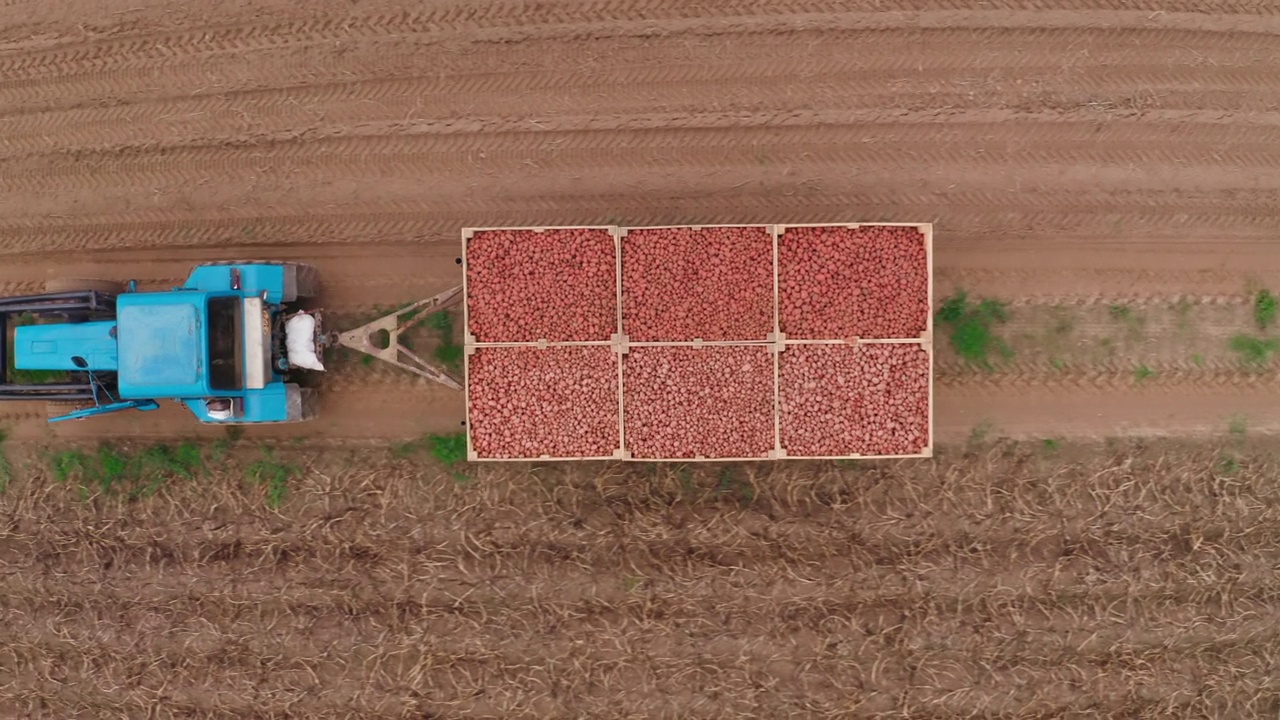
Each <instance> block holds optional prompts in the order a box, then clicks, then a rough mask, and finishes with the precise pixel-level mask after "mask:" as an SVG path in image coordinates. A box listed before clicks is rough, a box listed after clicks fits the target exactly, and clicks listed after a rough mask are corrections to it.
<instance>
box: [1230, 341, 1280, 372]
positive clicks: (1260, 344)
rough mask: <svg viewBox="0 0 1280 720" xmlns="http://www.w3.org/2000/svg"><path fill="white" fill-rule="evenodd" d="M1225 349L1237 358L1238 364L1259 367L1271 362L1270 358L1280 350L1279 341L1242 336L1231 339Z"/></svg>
mask: <svg viewBox="0 0 1280 720" xmlns="http://www.w3.org/2000/svg"><path fill="white" fill-rule="evenodd" d="M1227 347H1229V348H1230V349H1231V351H1232V352H1234V353H1235V354H1236V355H1237V356H1239V358H1240V362H1242V363H1244V364H1245V365H1255V366H1261V365H1266V364H1268V363H1269V362H1271V356H1272V355H1274V354H1275V353H1276V351H1277V350H1280V340H1277V339H1275V338H1259V337H1253V336H1252V335H1243V334H1242V335H1236V336H1235V337H1233V338H1231V340H1229V341H1228V342H1227Z"/></svg>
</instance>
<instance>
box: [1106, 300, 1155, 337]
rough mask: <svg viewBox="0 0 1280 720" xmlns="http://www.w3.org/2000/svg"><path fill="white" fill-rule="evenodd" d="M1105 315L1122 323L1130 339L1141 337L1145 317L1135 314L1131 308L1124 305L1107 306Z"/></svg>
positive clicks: (1145, 321) (1145, 322)
mask: <svg viewBox="0 0 1280 720" xmlns="http://www.w3.org/2000/svg"><path fill="white" fill-rule="evenodd" d="M1107 314H1108V315H1110V316H1111V319H1112V320H1115V321H1117V322H1120V323H1123V324H1124V325H1125V327H1127V328H1128V330H1129V333H1128V334H1129V336H1130V337H1131V338H1138V337H1141V336H1142V328H1143V326H1145V325H1146V324H1147V318H1146V316H1144V315H1139V314H1138V313H1135V312H1134V311H1133V308H1131V307H1130V306H1128V305H1125V304H1116V305H1108V306H1107Z"/></svg>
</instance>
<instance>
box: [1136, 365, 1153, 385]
mask: <svg viewBox="0 0 1280 720" xmlns="http://www.w3.org/2000/svg"><path fill="white" fill-rule="evenodd" d="M1155 376H1156V371H1155V370H1152V369H1151V368H1149V367H1147V366H1146V365H1139V366H1138V367H1136V368H1134V369H1133V381H1134V382H1142V381H1143V380H1146V379H1148V378H1152V377H1155Z"/></svg>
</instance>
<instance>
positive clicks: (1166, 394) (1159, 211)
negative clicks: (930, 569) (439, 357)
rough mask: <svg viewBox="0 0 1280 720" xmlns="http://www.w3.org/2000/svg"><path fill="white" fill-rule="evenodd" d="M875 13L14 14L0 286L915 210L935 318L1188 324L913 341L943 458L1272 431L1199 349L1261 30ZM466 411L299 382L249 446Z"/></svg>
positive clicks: (1246, 246) (2, 141)
mask: <svg viewBox="0 0 1280 720" xmlns="http://www.w3.org/2000/svg"><path fill="white" fill-rule="evenodd" d="M882 6H883V3H879V2H862V3H835V2H829V1H824V0H792V1H789V2H782V3H761V2H755V1H750V0H729V1H720V2H701V1H698V0H603V1H598V2H585V1H580V0H548V1H546V2H537V3H532V4H530V3H509V2H484V3H481V2H462V1H458V2H447V1H444V0H430V1H428V2H424V3H417V4H407V5H406V6H404V7H397V6H395V5H394V4H393V3H389V2H384V1H382V0H363V1H359V2H356V1H353V2H331V3H325V4H323V5H322V6H319V7H317V6H315V4H313V3H309V4H306V5H297V4H296V3H294V4H291V3H283V2H278V1H277V0H263V1H262V2H253V3H250V2H239V1H232V2H220V3H218V4H217V6H216V9H213V7H212V6H210V7H209V8H203V7H202V6H200V5H185V6H180V7H175V6H173V5H172V4H171V3H161V2H155V1H153V0H128V1H127V2H126V1H125V0H105V1H104V2H94V3H89V2H83V0H45V1H42V2H15V1H12V0H10V1H7V2H6V3H5V5H4V16H3V21H0V22H2V24H0V259H2V262H0V291H5V292H13V291H17V290H22V289H30V288H33V287H38V285H37V283H39V281H41V280H42V279H44V278H46V277H50V276H54V275H58V274H71V273H81V272H92V273H95V274H98V275H105V276H113V277H137V278H139V279H141V280H143V281H144V282H146V283H150V284H157V283H162V282H175V281H177V280H179V279H180V278H182V277H183V276H184V275H185V273H186V271H187V270H188V269H189V266H190V265H191V264H192V263H193V262H195V261H199V260H209V259H226V258H232V257H272V258H297V259H304V260H311V261H314V262H316V263H317V264H318V265H319V266H320V267H321V269H322V271H323V277H324V281H325V283H326V288H327V297H326V298H325V300H326V304H327V305H328V306H329V307H331V308H332V309H334V310H335V311H337V312H339V313H344V314H346V315H347V316H349V317H356V316H361V315H367V314H368V311H369V309H370V308H371V307H372V306H376V305H390V304H392V303H397V302H404V301H408V300H412V299H416V298H418V297H421V296H425V295H429V294H433V293H435V292H438V291H441V290H444V289H446V288H448V287H450V286H451V285H453V284H454V283H457V282H458V281H459V279H460V272H459V271H458V268H457V267H456V266H455V265H454V264H453V261H454V258H455V257H456V256H457V255H458V253H459V237H458V235H459V233H458V230H459V228H460V227H462V226H485V225H504V224H573V223H603V222H620V223H627V224H648V223H679V222H768V221H784V222H821V221H827V220H832V221H835V220H898V221H931V222H934V223H936V226H937V227H936V232H937V238H936V246H935V253H936V262H935V272H936V277H937V285H938V287H937V290H938V295H939V296H941V295H943V294H945V293H948V292H950V291H951V289H953V288H955V287H957V286H963V287H966V288H968V289H970V290H971V291H972V292H974V293H979V294H982V295H989V296H992V297H998V298H1002V299H1005V300H1008V301H1010V302H1012V303H1013V304H1014V306H1015V308H1016V309H1017V310H1019V312H1016V313H1015V319H1016V322H1019V323H1021V324H1022V326H1023V327H1025V328H1026V329H1027V330H1028V331H1029V332H1036V331H1037V327H1035V322H1034V321H1035V318H1039V317H1041V316H1042V315H1043V312H1042V311H1044V310H1045V309H1046V308H1048V307H1051V306H1053V305H1055V304H1062V305H1065V306H1066V307H1067V308H1068V309H1069V310H1070V311H1071V312H1072V313H1075V314H1077V315H1079V316H1080V320H1081V322H1082V323H1083V322H1084V321H1086V320H1088V319H1089V318H1097V317H1098V316H1099V315H1100V314H1101V313H1103V312H1104V308H1106V307H1107V306H1108V305H1110V304H1113V303H1117V302H1122V301H1131V302H1134V303H1137V304H1140V305H1142V306H1168V305H1171V304H1173V303H1175V302H1177V301H1178V300H1179V298H1185V302H1186V303H1187V304H1188V305H1189V317H1188V319H1187V322H1188V324H1189V325H1190V326H1191V327H1193V328H1194V329H1196V330H1197V331H1198V332H1199V333H1200V334H1199V335H1198V336H1197V339H1194V340H1190V341H1186V342H1183V343H1181V344H1180V345H1178V346H1177V350H1176V352H1175V351H1173V350H1172V349H1171V348H1169V347H1165V345H1166V344H1167V341H1166V340H1165V339H1163V338H1158V337H1157V336H1156V333H1155V332H1154V328H1149V329H1148V332H1147V334H1146V335H1145V337H1144V338H1143V342H1142V343H1140V344H1136V345H1134V346H1132V347H1126V348H1121V349H1119V350H1117V351H1116V352H1115V353H1114V354H1112V355H1111V356H1110V357H1108V358H1106V362H1098V361H1095V360H1096V359H1095V358H1094V357H1093V354H1092V353H1091V352H1089V351H1088V349H1087V348H1082V345H1081V344H1082V343H1084V342H1085V340H1082V339H1080V338H1068V339H1069V340H1071V341H1072V343H1071V344H1070V349H1071V352H1070V353H1066V354H1067V355H1069V357H1062V358H1058V362H1057V363H1053V364H1051V363H1049V362H1040V361H1032V360H1031V359H1030V358H1029V354H1020V355H1019V358H1020V360H1019V362H1018V363H1017V364H1016V365H1015V366H1013V367H1011V368H1003V369H1001V371H999V372H996V373H994V374H992V375H990V376H988V377H982V378H974V377H972V375H971V374H970V373H968V372H966V371H965V369H964V368H963V367H960V366H958V365H957V364H956V363H955V362H953V361H952V360H951V359H949V358H948V357H947V356H946V352H945V348H943V349H942V353H941V356H940V358H939V364H940V367H939V368H938V383H937V424H938V433H939V436H940V439H941V440H943V441H946V440H949V439H955V438H961V437H964V436H965V435H967V434H968V433H969V432H970V431H971V430H972V428H973V427H974V426H975V425H977V424H979V423H982V422H992V423H995V424H996V425H997V426H998V427H1000V428H1001V429H1002V430H1003V431H1004V432H1007V433H1010V434H1013V435H1018V436H1050V435H1070V436H1090V435H1120V434H1127V433H1141V434H1150V433H1169V434H1176V435H1186V434H1203V433H1205V432H1208V431H1210V430H1212V429H1214V428H1221V427H1222V426H1223V424H1224V423H1225V422H1226V420H1225V418H1226V417H1228V416H1230V415H1232V414H1235V413H1244V414H1246V415H1248V416H1249V417H1250V418H1251V421H1252V423H1253V425H1254V426H1256V427H1259V428H1266V429H1269V430H1277V429H1280V402H1277V400H1280V390H1277V389H1276V388H1277V383H1276V382H1275V381H1276V379H1277V378H1276V376H1275V375H1274V374H1273V373H1251V374H1246V373H1241V372H1238V371H1237V368H1236V367H1235V363H1234V359H1233V358H1231V357H1229V356H1228V357H1223V356H1224V354H1225V350H1224V346H1223V343H1222V342H1221V340H1222V339H1223V338H1224V337H1227V336H1229V335H1230V334H1231V333H1233V332H1235V331H1237V330H1245V329H1247V325H1248V324H1247V313H1236V312H1231V311H1230V308H1239V307H1241V306H1242V304H1243V303H1245V302H1246V299H1245V296H1244V291H1245V288H1246V283H1247V282H1248V281H1249V280H1250V279H1253V280H1255V281H1266V280H1268V279H1269V278H1270V277H1271V276H1272V275H1274V274H1275V271H1276V270H1278V269H1280V243H1277V242H1275V238H1274V236H1273V231H1274V228H1275V227H1276V223H1275V222H1274V219H1273V217H1272V215H1273V214H1274V210H1275V209H1276V205H1277V192H1278V190H1280V155H1277V152H1276V150H1275V148H1276V147H1278V146H1280V145H1278V144H1277V140H1278V139H1280V129H1278V128H1277V123H1280V120H1278V117H1280V116H1277V114H1276V108H1275V103H1274V98H1273V96H1272V93H1273V92H1274V91H1275V90H1276V89H1278V88H1280V80H1277V77H1280V75H1278V74H1277V72H1276V70H1277V68H1276V64H1277V62H1280V42H1277V39H1276V33H1277V32H1280V16H1278V15H1276V12H1275V9H1274V8H1273V7H1272V6H1271V5H1270V4H1267V3H1263V2H1256V1H1248V0H1239V1H1236V2H1203V3H1191V2H1176V3H1173V4H1172V5H1171V4H1170V3H1168V2H1153V1H1143V2H1136V3H1135V2H1119V1H1118V0H1062V1H1061V2H1033V3H1001V2H996V3H986V4H983V5H982V7H981V8H979V9H973V8H969V7H967V5H966V4H961V3H955V2H950V1H949V0H939V1H934V0H911V1H910V2H905V3H895V10H894V11H892V12H885V11H883V10H884V8H883V7H882ZM1224 304H1225V307H1224ZM1024 308H1025V309H1027V312H1022V310H1023V309H1024ZM1043 329H1044V328H1039V330H1043ZM1099 332H1101V331H1099ZM1095 334H1096V333H1095ZM1093 339H1094V340H1100V339H1101V338H1100V337H1095V338H1093ZM1148 344H1150V345H1151V347H1148ZM1162 348H1163V349H1162ZM1193 356H1200V357H1201V358H1202V359H1203V362H1202V363H1201V364H1199V365H1197V364H1194V363H1193V362H1192V358H1193ZM1211 356H1212V360H1210V357H1211ZM1041 359H1044V358H1041ZM1064 362H1066V364H1067V365H1068V367H1069V369H1067V370H1065V371H1064V370H1061V369H1058V368H1056V367H1054V365H1055V364H1056V365H1061V364H1063V363H1064ZM1143 363H1145V364H1146V365H1147V366H1148V367H1149V368H1150V369H1151V370H1152V371H1154V372H1155V373H1156V374H1155V375H1154V376H1153V377H1152V378H1150V381H1148V382H1143V383H1140V384H1137V383H1135V382H1134V368H1135V367H1136V366H1138V365H1140V364H1143ZM1190 397H1197V398H1198V399H1197V400H1196V401H1195V402H1188V401H1187V398H1190ZM462 408H463V405H462V402H461V399H460V398H459V397H457V394H456V393H450V392H447V391H444V390H437V389H435V388H434V387H431V386H427V385H423V384H421V383H419V382H417V381H416V380H415V379H413V378H411V377H408V376H403V375H401V374H399V373H394V372H383V371H380V370H378V371H374V370H370V371H369V372H365V373H362V374H354V373H348V374H347V376H346V377H337V376H336V375H335V376H334V377H331V378H329V392H328V393H327V396H326V401H325V403H324V419H323V420H322V421H320V423H319V424H318V426H313V427H305V428H285V429H276V430H270V431H262V433H263V434H264V435H268V436H276V435H298V434H301V435H305V436H308V437H314V436H315V435H316V434H317V433H323V434H325V435H328V436H332V437H341V438H381V437H387V436H394V437H408V436H414V435H417V434H419V433H421V432H423V431H428V430H437V431H438V430H443V429H446V428H454V427H457V426H458V423H459V422H461V420H462ZM0 410H2V411H3V413H4V417H3V419H4V420H7V421H8V422H9V424H11V425H13V426H14V427H15V432H16V433H18V435H19V436H22V437H40V436H44V435H46V434H48V433H50V432H51V430H49V429H48V428H46V427H45V426H44V423H43V410H42V409H40V408H28V407H19V406H12V405H10V406H6V407H4V408H0ZM178 430H180V431H182V432H188V431H189V432H198V430H197V429H195V424H194V423H193V422H192V421H191V420H190V419H189V418H187V417H185V415H184V414H183V413H182V412H181V411H179V410H176V409H174V410H169V409H166V410H165V411H162V412H161V413H157V414H155V415H147V416H138V417H134V418H128V419H124V418H112V419H110V420H104V421H101V422H93V423H81V424H79V426H77V427H74V428H66V429H65V430H62V429H60V430H59V431H58V432H59V433H65V434H67V435H72V436H91V437H94V436H112V435H120V434H127V435H136V434H147V435H155V436H166V435H171V434H173V433H174V432H175V431H178Z"/></svg>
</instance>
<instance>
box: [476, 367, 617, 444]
mask: <svg viewBox="0 0 1280 720" xmlns="http://www.w3.org/2000/svg"><path fill="white" fill-rule="evenodd" d="M468 372H469V374H468V378H467V391H468V400H469V402H470V410H469V416H468V419H467V427H468V430H469V431H470V435H471V443H472V447H473V448H474V449H475V451H476V454H477V455H478V456H479V457H481V458H491V459H510V458H537V457H539V456H541V455H549V456H551V457H561V458H582V457H610V456H612V455H613V452H614V451H615V450H617V449H618V448H619V447H620V446H621V437H620V429H619V424H618V356H617V355H616V354H615V353H614V352H613V351H612V350H611V349H610V348H608V347H553V348H547V349H545V350H540V349H538V348H524V347H515V348H511V347H500V348H480V349H478V350H476V353H475V354H474V355H472V356H471V360H470V363H469V368H468Z"/></svg>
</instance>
